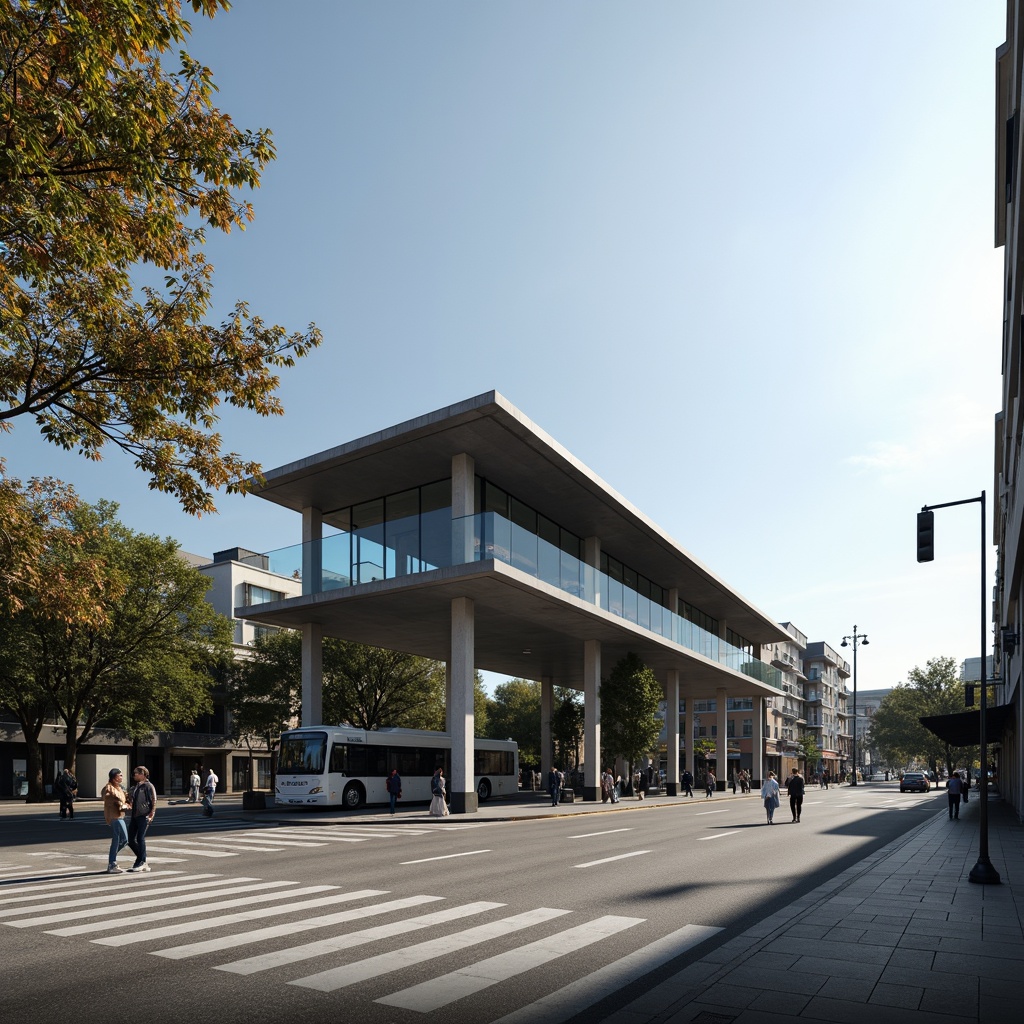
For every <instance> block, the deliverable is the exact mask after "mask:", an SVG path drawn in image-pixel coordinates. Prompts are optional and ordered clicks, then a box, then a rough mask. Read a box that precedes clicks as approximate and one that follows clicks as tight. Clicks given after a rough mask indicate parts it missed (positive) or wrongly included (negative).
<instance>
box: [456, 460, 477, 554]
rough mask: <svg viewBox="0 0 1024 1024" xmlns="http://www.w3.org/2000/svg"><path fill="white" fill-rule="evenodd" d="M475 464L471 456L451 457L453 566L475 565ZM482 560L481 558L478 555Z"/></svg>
mask: <svg viewBox="0 0 1024 1024" xmlns="http://www.w3.org/2000/svg"><path fill="white" fill-rule="evenodd" d="M475 481H476V463H475V461H474V460H473V456H472V455H468V454H467V453H466V452H460V453H459V454H458V455H453V456H452V526H453V530H452V558H453V560H454V561H455V563H456V564H458V563H463V562H472V561H475V560H476V558H477V557H478V553H477V537H476V528H475V520H474V519H473V515H474V513H475V512H476V508H475V507H474V501H475V493H476V488H475ZM480 557H482V554H481V555H480Z"/></svg>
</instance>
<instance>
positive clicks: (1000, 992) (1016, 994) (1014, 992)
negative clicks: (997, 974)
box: [979, 978, 1021, 1003]
mask: <svg viewBox="0 0 1024 1024" xmlns="http://www.w3.org/2000/svg"><path fill="white" fill-rule="evenodd" d="M979 984H980V986H981V994H982V996H993V997H994V998H997V999H1016V1000H1017V1001H1018V1003H1019V1002H1020V998H1021V983H1020V981H1019V980H1017V979H1013V980H1009V981H1008V980H1007V979H1005V978H981V979H980V981H979Z"/></svg>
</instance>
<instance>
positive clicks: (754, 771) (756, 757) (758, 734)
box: [750, 695, 766, 790]
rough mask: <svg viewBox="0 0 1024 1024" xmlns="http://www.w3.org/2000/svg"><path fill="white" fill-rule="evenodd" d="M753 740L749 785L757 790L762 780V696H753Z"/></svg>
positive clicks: (763, 777) (763, 774) (763, 776)
mask: <svg viewBox="0 0 1024 1024" xmlns="http://www.w3.org/2000/svg"><path fill="white" fill-rule="evenodd" d="M753 739H754V742H753V745H752V746H751V754H750V775H751V778H750V787H751V789H754V790H757V789H760V788H761V784H762V783H763V782H764V779H765V775H766V772H765V770H764V697H760V696H757V695H755V696H754V737H753Z"/></svg>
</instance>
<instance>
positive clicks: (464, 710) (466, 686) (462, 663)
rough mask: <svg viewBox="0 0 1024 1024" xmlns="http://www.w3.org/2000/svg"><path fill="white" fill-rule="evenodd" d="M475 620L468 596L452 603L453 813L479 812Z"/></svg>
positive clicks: (450, 716)
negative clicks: (475, 772)
mask: <svg viewBox="0 0 1024 1024" xmlns="http://www.w3.org/2000/svg"><path fill="white" fill-rule="evenodd" d="M475 648H476V618H475V608H474V605H473V601H472V599H471V598H468V597H456V598H454V599H453V600H452V659H451V680H452V686H451V691H452V698H451V704H450V707H449V711H448V731H449V732H450V734H451V737H452V777H451V778H450V779H449V780H448V785H449V787H450V791H451V797H452V811H453V812H454V813H455V814H465V813H467V812H473V811H476V810H477V806H478V805H477V795H476V789H475V787H474V785H473V782H474V779H473V721H474V709H473V684H474V681H475V676H476V670H475Z"/></svg>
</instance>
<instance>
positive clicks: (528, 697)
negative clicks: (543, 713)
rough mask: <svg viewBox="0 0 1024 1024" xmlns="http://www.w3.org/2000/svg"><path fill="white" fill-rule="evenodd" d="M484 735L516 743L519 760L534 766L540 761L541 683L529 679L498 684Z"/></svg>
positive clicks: (492, 698)
mask: <svg viewBox="0 0 1024 1024" xmlns="http://www.w3.org/2000/svg"><path fill="white" fill-rule="evenodd" d="M487 735H488V736H491V737H493V738H494V739H501V740H504V739H513V740H515V741H516V743H518V744H519V760H520V761H521V762H522V763H523V764H535V763H536V762H537V761H538V760H539V758H540V683H537V682H533V681H532V680H528V679H510V680H509V681H508V682H505V683H499V684H498V685H497V686H496V687H495V688H494V694H493V696H492V697H491V702H490V707H489V709H488V721H487Z"/></svg>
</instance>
